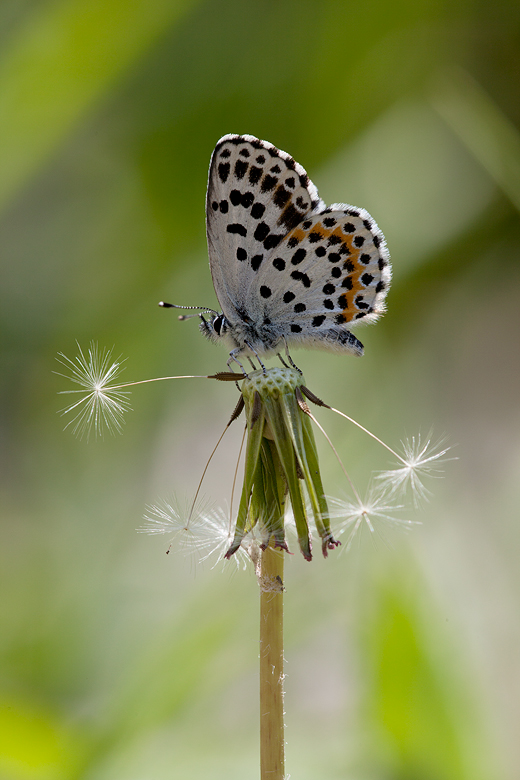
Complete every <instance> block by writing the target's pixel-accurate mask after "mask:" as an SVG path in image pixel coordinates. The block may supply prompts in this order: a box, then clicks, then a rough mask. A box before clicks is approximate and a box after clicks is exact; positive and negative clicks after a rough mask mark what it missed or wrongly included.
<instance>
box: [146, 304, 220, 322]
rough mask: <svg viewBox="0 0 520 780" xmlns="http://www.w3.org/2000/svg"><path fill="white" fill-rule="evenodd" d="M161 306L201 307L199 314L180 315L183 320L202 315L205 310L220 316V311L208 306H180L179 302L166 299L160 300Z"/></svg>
mask: <svg viewBox="0 0 520 780" xmlns="http://www.w3.org/2000/svg"><path fill="white" fill-rule="evenodd" d="M159 306H162V307H163V308H164V309H199V313H198V314H181V315H179V320H181V322H182V321H183V320H189V319H190V317H200V315H201V314H202V313H203V312H208V313H210V314H214V315H215V316H218V311H215V309H209V308H208V307H207V306H179V304H178V303H166V302H165V301H160V302H159Z"/></svg>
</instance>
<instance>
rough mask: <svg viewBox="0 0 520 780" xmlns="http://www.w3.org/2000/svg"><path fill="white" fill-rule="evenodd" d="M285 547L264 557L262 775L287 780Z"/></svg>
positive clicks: (263, 778)
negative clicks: (285, 736) (285, 740)
mask: <svg viewBox="0 0 520 780" xmlns="http://www.w3.org/2000/svg"><path fill="white" fill-rule="evenodd" d="M283 564H284V551H283V550H276V549H274V548H273V547H271V546H269V547H266V548H265V550H263V551H262V554H261V560H260V572H259V577H258V579H259V585H260V778H261V780H284V777H285V749H284V748H285V742H284V722H283V679H284V674H283Z"/></svg>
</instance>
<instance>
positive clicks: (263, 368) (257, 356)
mask: <svg viewBox="0 0 520 780" xmlns="http://www.w3.org/2000/svg"><path fill="white" fill-rule="evenodd" d="M244 344H245V345H246V346H247V347H248V348H249V349H250V350H251V352H254V354H255V355H256V359H257V360H258V362H259V363H260V365H261V366H262V371H263V372H264V374H266V373H267V369H266V367H265V366H264V364H263V363H262V361H261V360H260V355H259V354H258V352H257V351H256V349H253V347H252V346H251V344H249V343H248V342H247V341H244ZM249 362H250V363H251V358H250V359H249Z"/></svg>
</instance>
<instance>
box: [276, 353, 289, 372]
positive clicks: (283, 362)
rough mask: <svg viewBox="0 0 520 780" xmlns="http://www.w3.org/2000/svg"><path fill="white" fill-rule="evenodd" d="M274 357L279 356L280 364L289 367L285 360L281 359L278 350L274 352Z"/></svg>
mask: <svg viewBox="0 0 520 780" xmlns="http://www.w3.org/2000/svg"><path fill="white" fill-rule="evenodd" d="M276 357H278V358H280V363H281V364H282V366H284V368H289V366H288V365H287V363H286V362H285V360H284V359H283V357H282V356H281V355H280V353H279V352H277V353H276Z"/></svg>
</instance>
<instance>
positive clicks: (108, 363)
mask: <svg viewBox="0 0 520 780" xmlns="http://www.w3.org/2000/svg"><path fill="white" fill-rule="evenodd" d="M78 350H79V355H77V356H76V357H75V358H74V359H73V360H72V359H71V358H69V357H67V356H66V355H64V354H63V353H62V352H60V353H59V357H58V358H56V359H57V360H58V362H59V363H61V365H62V366H64V368H65V369H66V371H67V373H62V372H59V371H56V372H55V373H56V374H58V375H59V376H63V377H65V378H66V379H69V380H70V381H71V382H73V383H74V384H76V385H79V386H80V388H81V389H79V390H62V391H61V392H60V393H59V394H60V395H66V394H71V393H74V394H79V395H80V396H81V397H80V398H79V400H77V401H75V402H74V403H72V404H70V405H69V406H66V407H65V408H64V409H61V410H60V414H61V415H62V416H63V415H67V414H73V417H72V418H71V419H70V420H69V421H68V423H67V424H66V425H65V428H64V430H66V429H67V428H70V429H71V430H72V433H73V434H74V435H75V436H77V437H78V438H80V439H81V438H82V437H83V436H85V434H86V437H87V440H88V439H89V437H90V434H91V432H92V430H93V431H94V433H95V436H96V438H97V437H98V436H103V434H104V432H105V430H107V431H109V433H111V434H116V433H122V427H123V424H124V414H125V412H128V411H130V410H131V408H132V407H131V406H130V402H129V400H128V396H129V395H130V393H129V391H127V390H121V389H120V386H111V385H110V383H111V382H114V381H115V380H116V379H117V378H118V377H119V376H120V374H121V372H122V370H123V369H122V367H121V364H122V361H121V358H118V359H117V360H113V359H112V351H113V350H112V349H102V350H100V349H99V347H98V345H97V344H96V343H95V342H93V341H92V342H91V343H90V346H89V348H88V350H87V353H86V354H85V353H84V352H83V350H82V349H81V347H80V345H79V344H78Z"/></svg>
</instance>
